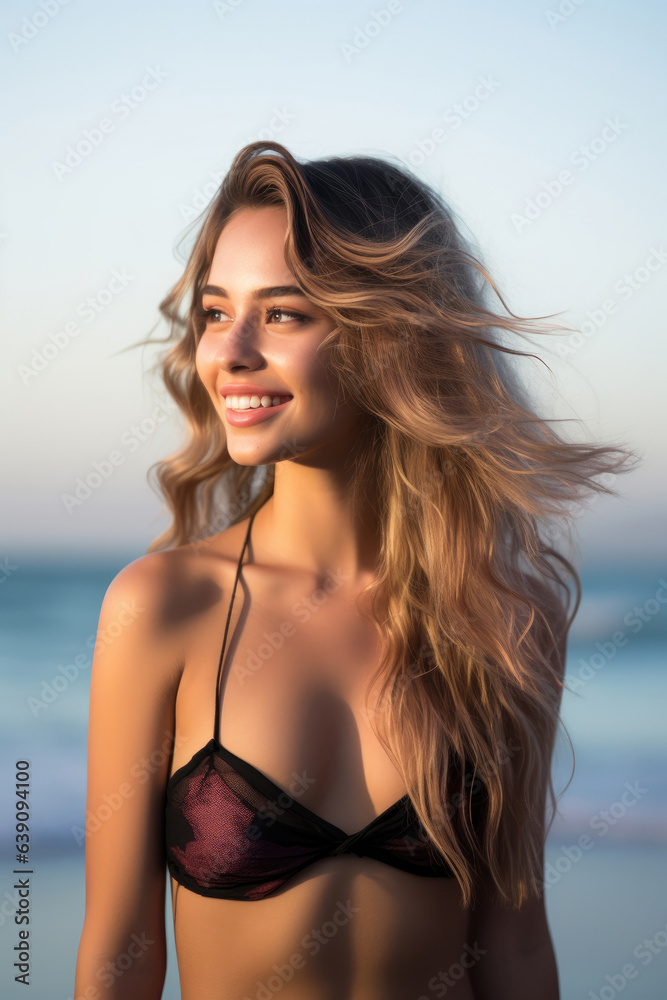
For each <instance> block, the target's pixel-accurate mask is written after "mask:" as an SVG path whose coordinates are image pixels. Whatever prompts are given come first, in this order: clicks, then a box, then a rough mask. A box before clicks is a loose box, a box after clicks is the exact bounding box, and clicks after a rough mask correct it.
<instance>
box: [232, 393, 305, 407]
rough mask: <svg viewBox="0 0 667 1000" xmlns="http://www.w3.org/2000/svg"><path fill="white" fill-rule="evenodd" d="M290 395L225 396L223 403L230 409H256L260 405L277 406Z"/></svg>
mask: <svg viewBox="0 0 667 1000" xmlns="http://www.w3.org/2000/svg"><path fill="white" fill-rule="evenodd" d="M287 399H291V396H257V395H255V396H227V397H226V398H225V403H226V405H227V407H228V408H229V409H232V410H257V409H259V407H260V406H263V407H264V408H267V407H269V406H278V405H279V404H280V403H281V402H283V403H284V402H285V400H287Z"/></svg>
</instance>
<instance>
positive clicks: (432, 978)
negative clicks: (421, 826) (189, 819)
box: [171, 856, 478, 1000]
mask: <svg viewBox="0 0 667 1000" xmlns="http://www.w3.org/2000/svg"><path fill="white" fill-rule="evenodd" d="M171 884H172V900H173V899H174V898H175V890H176V889H177V897H176V901H175V907H174V908H175V921H174V927H175V937H176V948H177V953H178V965H179V974H180V981H181V1000H274V998H280V1000H435V998H437V997H442V996H445V995H446V996H452V997H453V998H455V1000H473V996H474V995H473V993H472V990H471V987H470V982H469V978H468V972H467V969H468V968H470V967H471V965H472V964H473V963H474V962H476V961H477V960H478V956H477V955H476V954H475V948H474V945H473V946H472V947H471V946H470V945H468V944H466V931H467V914H466V912H465V911H464V910H462V909H461V906H460V890H459V887H458V883H457V882H456V880H455V879H444V878H431V877H423V876H420V875H413V874H410V873H408V872H403V871H400V870H398V869H395V868H391V867H390V866H388V865H383V864H381V863H380V862H377V861H374V860H373V859H372V858H359V857H354V856H344V857H343V856H339V857H335V858H327V859H325V860H323V861H319V862H317V864H315V865H312V866H311V867H310V868H309V869H308V870H307V871H306V872H305V873H304V872H300V873H298V874H297V875H295V876H294V877H293V878H292V879H291V880H290V881H289V882H288V883H286V884H285V885H284V886H283V887H282V888H281V890H280V891H279V892H277V893H275V894H273V895H272V896H269V897H267V898H266V899H260V900H253V901H252V902H250V901H241V900H229V899H214V898H209V897H203V896H199V895H197V894H195V893H193V892H190V891H189V890H188V889H186V888H185V887H184V886H179V885H177V883H175V882H174V880H173V879H172V881H171ZM454 987H455V989H454Z"/></svg>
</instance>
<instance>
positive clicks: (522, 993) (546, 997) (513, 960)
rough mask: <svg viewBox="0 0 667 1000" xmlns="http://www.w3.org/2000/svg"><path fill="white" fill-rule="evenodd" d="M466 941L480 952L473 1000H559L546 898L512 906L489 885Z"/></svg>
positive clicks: (473, 971) (474, 968)
mask: <svg viewBox="0 0 667 1000" xmlns="http://www.w3.org/2000/svg"><path fill="white" fill-rule="evenodd" d="M468 943H469V944H470V945H471V947H472V948H473V949H474V953H475V954H477V955H479V956H480V957H479V959H478V960H477V961H476V963H475V964H474V965H473V966H472V967H471V969H470V982H471V984H472V988H473V992H474V995H475V1000H536V998H538V997H539V1000H560V992H559V986H558V970H557V966H556V957H555V955H554V949H553V944H552V941H551V934H550V933H549V925H548V923H547V916H546V912H545V907H544V897H542V898H541V899H539V900H534V901H531V902H529V903H525V904H524V905H523V906H522V907H521V909H519V910H511V909H508V908H507V907H506V906H500V905H499V904H497V903H495V902H494V897H493V893H492V891H491V890H490V889H488V895H486V896H485V897H484V898H483V902H482V903H481V904H479V905H478V906H476V907H475V909H474V910H473V911H472V914H471V920H470V925H469V929H468Z"/></svg>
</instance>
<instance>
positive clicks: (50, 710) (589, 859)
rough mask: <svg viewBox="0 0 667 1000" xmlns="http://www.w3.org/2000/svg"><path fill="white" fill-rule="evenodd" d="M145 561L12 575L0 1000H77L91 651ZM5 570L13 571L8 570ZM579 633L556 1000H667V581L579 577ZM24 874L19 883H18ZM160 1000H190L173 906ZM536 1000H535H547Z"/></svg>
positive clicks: (553, 900) (566, 764)
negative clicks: (21, 818) (18, 978)
mask: <svg viewBox="0 0 667 1000" xmlns="http://www.w3.org/2000/svg"><path fill="white" fill-rule="evenodd" d="M140 554H141V553H136V552H134V553H132V552H131V553H118V555H117V556H116V557H115V558H111V557H110V556H108V555H107V556H104V557H95V556H93V555H91V556H90V557H88V558H86V559H80V560H77V561H72V560H71V559H66V558H65V557H64V556H63V557H62V559H58V558H56V557H53V558H50V559H49V560H47V561H42V562H37V561H35V560H34V559H30V558H24V559H17V560H14V562H11V561H10V563H9V566H13V567H14V568H12V569H9V570H5V572H4V578H3V579H1V580H0V620H1V623H2V647H1V651H0V662H1V663H2V679H1V681H0V720H1V723H2V724H1V726H0V745H1V747H2V755H1V765H0V767H1V776H0V801H2V803H3V808H2V809H1V810H0V851H1V852H2V854H1V856H2V868H1V869H0V880H1V885H0V900H1V901H0V984H1V985H0V994H1V995H2V997H3V998H6V1000H12V998H14V997H24V996H29V997H30V1000H71V998H72V997H73V990H74V967H75V962H76V952H77V947H78V942H79V936H80V933H81V924H82V921H83V912H84V867H83V866H84V854H83V847H82V846H81V845H80V843H78V838H77V837H76V834H75V832H73V830H74V831H76V828H77V827H82V826H83V825H84V823H85V771H86V729H87V709H88V695H89V684H90V663H91V648H92V637H94V635H95V630H96V626H97V617H98V614H99V608H100V604H101V601H102V598H103V596H104V592H105V590H106V587H107V586H108V584H109V582H110V581H111V579H112V578H113V576H114V575H115V574H116V573H117V572H118V570H120V569H121V568H122V567H123V566H124V565H126V564H127V563H128V562H129V561H131V560H132V559H134V558H137V556H138V555H140ZM6 565H7V564H6ZM581 576H582V586H583V591H584V597H583V601H582V606H581V608H580V611H579V614H578V616H577V619H576V621H575V624H574V626H573V628H572V631H571V633H570V642H569V646H568V663H567V678H568V685H569V687H570V688H571V690H569V691H566V692H565V695H564V698H563V707H562V713H561V717H562V721H563V724H564V726H565V728H566V729H567V733H568V734H569V737H570V739H571V741H572V744H573V746H574V754H575V763H576V766H575V772H574V777H573V778H572V780H571V781H570V783H569V784H568V781H569V779H570V774H571V769H572V754H571V750H570V746H569V743H568V742H567V739H566V738H565V735H564V733H563V734H562V735H561V736H560V737H559V740H558V744H557V751H556V754H555V755H554V767H553V780H554V785H555V788H556V791H557V792H561V791H562V790H563V789H564V788H565V786H566V785H567V787H566V788H565V790H564V791H562V795H561V796H560V798H559V801H558V815H557V818H556V820H555V822H554V824H553V826H552V828H551V831H550V835H549V839H548V841H547V849H546V868H545V876H546V880H547V883H548V890H547V894H546V902H547V913H548V917H549V923H550V927H551V933H552V938H553V942H554V948H555V951H556V956H557V960H558V967H559V977H560V982H561V996H562V1000H613V998H614V997H616V996H617V994H621V993H622V994H623V998H624V1000H635V998H637V1000H639V998H641V1000H665V998H667V891H666V890H667V850H666V847H667V767H666V763H667V725H666V724H665V717H666V714H667V712H666V709H667V669H666V667H667V663H666V661H667V643H666V639H667V567H661V566H649V565H623V566H614V565H607V566H604V567H601V566H598V567H593V568H590V569H587V568H585V567H584V568H583V569H582V570H581ZM21 759H27V760H29V761H30V772H31V795H30V813H31V820H30V825H31V841H32V843H31V848H32V853H31V861H32V862H33V865H31V867H33V870H34V875H32V876H31V878H32V889H33V895H32V900H31V903H32V910H31V925H30V926H31V931H32V933H31V947H32V949H33V952H32V963H31V985H30V987H29V989H28V990H26V988H25V987H24V986H23V985H21V984H18V983H16V982H15V981H14V975H15V971H14V969H13V962H14V961H15V958H14V955H15V952H14V950H13V949H14V946H15V945H16V944H17V943H18V938H17V932H18V929H19V928H18V927H17V925H16V924H15V922H14V911H15V905H16V896H15V892H14V890H13V888H12V886H13V883H14V879H15V877H16V876H14V875H13V869H14V867H15V866H17V865H18V862H16V861H15V860H14V857H15V842H14V802H13V799H12V792H13V788H14V771H15V766H14V765H15V762H16V761H17V760H21ZM19 867H20V866H19ZM167 914H168V920H167V934H168V945H169V955H168V972H167V981H166V984H165V989H164V992H163V998H164V1000H178V997H179V990H178V973H177V968H176V959H175V953H174V948H173V934H172V931H171V926H170V914H171V910H170V905H169V904H168V907H167ZM536 1000H538V998H536Z"/></svg>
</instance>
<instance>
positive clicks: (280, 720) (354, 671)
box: [170, 519, 473, 1000]
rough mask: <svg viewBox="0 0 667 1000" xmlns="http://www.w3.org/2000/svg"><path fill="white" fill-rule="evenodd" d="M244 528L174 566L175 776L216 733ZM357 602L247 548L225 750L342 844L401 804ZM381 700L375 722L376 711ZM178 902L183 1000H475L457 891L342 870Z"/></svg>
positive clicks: (319, 868) (367, 862)
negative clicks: (342, 837)
mask: <svg viewBox="0 0 667 1000" xmlns="http://www.w3.org/2000/svg"><path fill="white" fill-rule="evenodd" d="M247 526H248V520H247V519H246V520H245V521H243V522H241V523H240V524H237V525H234V526H233V527H232V528H230V529H228V531H226V532H223V533H222V534H220V535H218V536H216V537H215V538H213V539H210V540H209V541H208V543H206V542H204V543H201V544H200V545H199V546H198V547H188V546H183V547H181V548H180V549H178V550H176V552H175V553H174V557H175V559H177V560H178V561H179V584H178V587H179V605H180V607H179V613H180V614H182V616H183V629H184V641H185V649H186V660H185V665H184V669H183V673H182V677H181V681H180V684H179V688H178V693H177V697H176V729H175V741H174V744H175V745H174V755H173V760H172V766H171V771H170V774H174V773H175V772H176V771H178V770H179V768H181V767H183V765H186V764H187V763H188V762H189V761H190V760H191V758H192V756H193V755H194V754H195V752H196V751H198V750H199V749H200V748H202V747H204V746H205V745H206V744H207V743H208V742H209V741H210V740H211V737H212V735H213V732H214V717H215V687H216V675H217V671H218V661H219V657H220V650H221V646H222V637H223V632H224V627H225V621H226V618H227V613H228V608H229V602H230V598H231V594H232V589H233V586H234V580H235V576H236V570H237V565H238V559H239V553H240V552H241V549H242V547H243V544H244V539H245V538H246V530H247ZM253 541H254V538H253ZM248 559H250V560H251V561H250V563H248V562H247V560H248ZM253 563H257V565H253ZM360 589H361V588H360V587H357V589H356V591H355V590H354V589H353V588H350V586H349V584H347V583H346V582H345V581H344V580H342V579H341V578H340V576H339V575H338V574H337V567H335V566H333V567H331V572H330V573H329V574H328V575H327V577H326V578H324V579H321V580H319V581H317V580H315V578H314V577H313V575H312V574H310V575H309V574H306V573H303V572H287V571H285V570H275V569H274V570H272V569H270V568H269V567H267V566H264V565H262V559H261V552H258V551H257V549H256V547H254V546H253V544H252V541H251V544H250V550H249V552H248V551H247V552H246V555H245V557H244V564H243V568H242V572H241V576H240V578H239V582H238V586H237V591H236V596H235V598H234V603H233V609H232V616H231V619H230V624H229V631H228V637H227V643H226V649H225V655H224V662H223V671H222V675H221V684H220V704H221V710H220V715H219V720H220V723H219V731H220V742H221V743H222V744H223V745H224V747H225V748H226V749H227V750H229V751H231V752H232V753H233V754H235V755H237V756H238V757H240V758H242V759H243V760H245V761H247V762H248V763H249V764H251V765H253V766H254V768H256V769H258V770H259V771H260V772H263V773H264V774H265V775H267V776H268V777H269V778H270V779H271V780H272V781H273V782H275V784H276V785H278V786H280V787H281V788H284V789H290V791H291V794H292V795H293V796H294V797H295V798H297V797H298V800H299V801H300V802H301V803H302V804H303V805H304V806H306V807H307V808H309V809H311V810H312V811H313V812H314V813H316V814H317V815H318V816H320V817H322V819H323V820H327V821H329V822H330V823H333V824H335V825H336V826H337V827H339V828H340V829H341V830H344V831H346V832H354V831H358V830H361V829H363V828H364V827H365V826H366V825H367V824H368V823H370V821H372V820H373V818H374V817H375V816H377V815H379V814H380V813H382V812H383V811H384V810H385V809H387V808H388V807H389V806H391V805H392V804H393V803H395V802H396V801H397V800H398V799H400V798H401V797H402V796H403V795H404V794H405V792H406V788H405V785H404V784H403V782H402V780H401V777H400V775H399V773H398V771H397V770H396V768H395V767H394V765H393V763H392V762H391V760H390V759H389V757H388V755H387V753H386V752H385V750H384V748H383V747H382V745H381V744H380V742H379V741H378V739H377V737H376V735H375V733H374V732H373V730H372V728H371V722H370V719H369V717H368V712H367V710H366V707H365V706H364V698H365V694H366V688H367V685H368V683H369V680H370V677H371V675H372V674H373V672H374V670H375V669H376V667H377V665H378V663H379V661H380V657H381V653H382V650H381V646H380V640H379V637H378V635H377V632H376V630H375V629H374V628H373V626H372V624H371V623H369V622H366V621H365V620H364V619H362V618H361V617H360V616H359V614H358V613H357V610H356V608H355V604H354V599H355V597H356V596H357V593H358V591H359V590H360ZM378 688H379V684H377V683H376V685H375V687H374V689H373V691H372V692H371V696H370V697H369V700H368V709H369V710H370V711H371V712H373V711H374V710H375V711H378V710H380V709H381V706H379V705H378V703H377V691H378ZM171 890H172V905H173V910H174V930H175V939H176V948H177V954H178V964H179V975H180V980H181V990H182V994H181V995H182V1000H244V998H248V1000H268V998H270V997H271V998H272V997H273V996H274V995H275V994H276V993H279V995H280V997H281V1000H306V998H308V1000H406V998H414V1000H416V998H418V997H428V998H431V997H439V996H443V995H444V994H443V989H444V984H446V983H447V982H448V981H449V982H450V984H451V985H453V983H454V982H455V981H456V984H457V987H458V988H457V991H456V995H457V1000H472V996H473V994H472V992H471V990H470V987H469V985H468V982H467V973H464V975H463V977H462V978H459V976H460V971H461V968H462V967H463V968H465V966H467V965H469V962H470V958H469V950H467V948H466V932H467V923H468V913H467V911H465V910H463V909H462V907H461V896H460V890H459V888H458V884H457V882H456V880H455V879H454V878H437V877H423V876H420V875H415V874H412V873H410V872H406V871H402V870H400V869H398V868H395V867H392V866H390V865H389V864H384V863H382V862H380V861H376V860H375V859H373V858H370V857H358V856H356V855H354V854H344V855H338V856H335V857H328V858H324V859H321V860H318V861H316V862H315V863H313V864H311V865H309V866H308V867H307V868H306V869H305V870H303V871H301V872H298V873H297V874H295V875H294V876H293V877H292V878H290V879H289V880H288V881H287V882H286V883H285V885H284V886H282V887H280V888H279V889H278V890H277V891H275V892H273V893H272V894H271V895H269V896H267V897H266V898H263V899H255V900H238V899H218V898H211V897H207V896H203V895H199V894H198V893H196V892H194V891H190V890H189V889H188V888H186V887H185V886H184V885H182V884H179V883H178V882H176V880H175V879H174V878H172V879H171ZM462 956H463V957H464V958H466V960H465V961H464V962H463V963H462V965H461V964H460V960H461V958H462ZM450 968H454V969H455V972H454V977H455V978H449V977H448V970H449V969H450Z"/></svg>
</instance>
